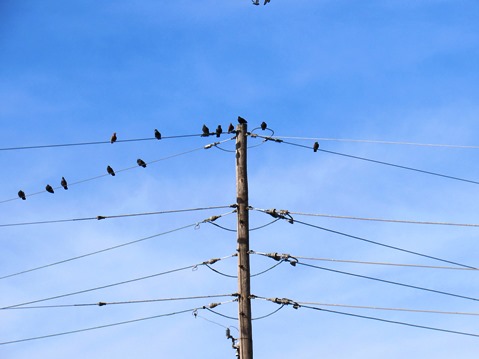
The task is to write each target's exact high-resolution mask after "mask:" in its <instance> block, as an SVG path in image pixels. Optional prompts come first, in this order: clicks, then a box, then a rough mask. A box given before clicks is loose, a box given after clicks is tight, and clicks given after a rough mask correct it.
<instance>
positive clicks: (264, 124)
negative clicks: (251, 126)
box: [261, 121, 268, 131]
mask: <svg viewBox="0 0 479 359" xmlns="http://www.w3.org/2000/svg"><path fill="white" fill-rule="evenodd" d="M267 127H268V125H267V124H266V122H264V121H263V122H261V129H262V130H263V131H264V130H266V128H267Z"/></svg>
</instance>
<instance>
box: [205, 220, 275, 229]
mask: <svg viewBox="0 0 479 359" xmlns="http://www.w3.org/2000/svg"><path fill="white" fill-rule="evenodd" d="M279 220H280V219H279V218H278V219H275V220H274V221H271V222H269V223H266V224H264V225H262V226H259V227H255V228H251V229H250V230H249V231H250V232H253V231H257V230H259V229H263V228H265V227H268V226H270V225H272V224H274V223H276V222H277V221H279ZM210 224H212V225H214V226H216V227H218V228H221V229H223V230H225V231H228V232H238V230H236V229H231V228H226V227H223V226H220V225H219V224H217V223H213V222H210Z"/></svg>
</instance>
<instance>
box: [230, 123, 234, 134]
mask: <svg viewBox="0 0 479 359" xmlns="http://www.w3.org/2000/svg"><path fill="white" fill-rule="evenodd" d="M234 130H235V127H234V126H233V124H232V123H230V125H229V126H228V133H231V132H233V131H234Z"/></svg>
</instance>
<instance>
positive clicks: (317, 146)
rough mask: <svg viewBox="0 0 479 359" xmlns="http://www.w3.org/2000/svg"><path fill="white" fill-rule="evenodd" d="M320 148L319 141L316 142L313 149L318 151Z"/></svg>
mask: <svg viewBox="0 0 479 359" xmlns="http://www.w3.org/2000/svg"><path fill="white" fill-rule="evenodd" d="M318 148H319V143H318V142H315V143H314V145H313V151H314V152H318Z"/></svg>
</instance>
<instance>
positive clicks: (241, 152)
mask: <svg viewBox="0 0 479 359" xmlns="http://www.w3.org/2000/svg"><path fill="white" fill-rule="evenodd" d="M246 131H247V124H246V123H242V124H239V125H238V127H237V131H236V197H237V198H236V203H237V205H238V208H237V210H238V227H237V228H238V247H237V250H238V294H239V295H238V303H239V304H238V314H239V316H238V318H239V332H240V337H239V354H240V355H239V357H240V359H253V334H252V333H253V330H252V325H251V298H250V265H249V213H248V211H249V209H248V206H249V204H248V171H247V156H246V154H247V141H246V139H247V132H246Z"/></svg>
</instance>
